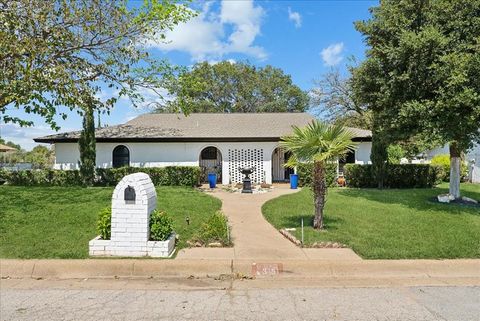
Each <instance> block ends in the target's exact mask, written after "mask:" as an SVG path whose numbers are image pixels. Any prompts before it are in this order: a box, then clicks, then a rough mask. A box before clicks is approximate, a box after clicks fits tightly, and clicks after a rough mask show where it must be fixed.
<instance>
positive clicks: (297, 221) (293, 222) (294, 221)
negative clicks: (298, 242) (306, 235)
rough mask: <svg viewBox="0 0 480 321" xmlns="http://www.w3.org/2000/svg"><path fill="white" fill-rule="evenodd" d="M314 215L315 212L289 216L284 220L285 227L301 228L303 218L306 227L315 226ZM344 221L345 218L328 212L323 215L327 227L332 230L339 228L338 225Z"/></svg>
mask: <svg viewBox="0 0 480 321" xmlns="http://www.w3.org/2000/svg"><path fill="white" fill-rule="evenodd" d="M313 217H314V214H312V215H308V214H304V215H294V216H288V217H286V218H285V219H284V220H283V223H284V224H285V227H295V228H300V227H301V226H302V223H301V220H302V218H303V226H304V227H313ZM343 221H344V220H343V219H341V218H338V217H330V216H328V213H326V215H325V216H324V217H323V224H324V226H325V229H328V230H330V231H333V230H338V227H339V226H340V225H342V224H343Z"/></svg>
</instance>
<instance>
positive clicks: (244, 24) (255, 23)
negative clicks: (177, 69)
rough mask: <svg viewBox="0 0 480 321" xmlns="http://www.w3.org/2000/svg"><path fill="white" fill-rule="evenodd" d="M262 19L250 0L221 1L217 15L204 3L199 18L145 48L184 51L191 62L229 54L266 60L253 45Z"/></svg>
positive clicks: (262, 12)
mask: <svg viewBox="0 0 480 321" xmlns="http://www.w3.org/2000/svg"><path fill="white" fill-rule="evenodd" d="M263 16H264V10H263V9H262V7H260V6H255V5H254V4H253V0H247V1H228V0H223V1H222V2H221V5H220V12H216V11H215V10H213V9H212V3H211V2H207V3H206V4H204V6H203V8H202V10H201V12H200V13H199V15H198V16H196V17H194V18H192V19H190V20H189V21H187V22H186V23H183V24H180V25H178V26H177V27H175V28H174V30H172V31H169V32H167V33H166V40H160V39H159V40H156V41H152V40H150V41H147V43H146V45H147V46H148V47H155V48H159V49H161V50H163V51H172V50H178V51H186V52H188V53H189V54H190V56H191V57H192V60H194V61H201V60H215V59H221V58H222V57H223V56H224V55H226V54H230V53H243V54H247V55H250V56H252V57H255V58H257V59H260V60H263V59H266V57H267V54H266V52H265V50H264V49H263V48H262V47H260V46H256V45H254V44H253V43H254V41H255V39H256V37H257V36H258V35H260V27H261V22H262V17H263ZM227 27H228V28H227ZM225 30H228V31H229V32H226V31H225Z"/></svg>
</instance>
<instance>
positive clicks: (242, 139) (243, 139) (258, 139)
mask: <svg viewBox="0 0 480 321" xmlns="http://www.w3.org/2000/svg"><path fill="white" fill-rule="evenodd" d="M280 139H281V137H123V138H120V137H103V138H102V137H99V138H97V139H96V141H97V142H99V143H109V142H127V143H128V142H131V143H152V142H158V143H161V142H163V143H175V142H185V143H197V142H278V141H280ZM33 140H34V141H35V142H37V143H48V144H55V143H77V142H78V138H53V137H39V138H34V139H33ZM353 141H357V142H364V141H365V142H369V141H372V138H371V137H355V138H354V139H353Z"/></svg>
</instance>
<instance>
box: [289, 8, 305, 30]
mask: <svg viewBox="0 0 480 321" xmlns="http://www.w3.org/2000/svg"><path fill="white" fill-rule="evenodd" d="M288 20H291V21H293V22H294V24H295V28H300V27H301V26H302V16H301V15H300V13H298V12H296V11H292V9H291V8H290V7H288Z"/></svg>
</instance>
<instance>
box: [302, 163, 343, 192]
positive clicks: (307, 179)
mask: <svg viewBox="0 0 480 321" xmlns="http://www.w3.org/2000/svg"><path fill="white" fill-rule="evenodd" d="M296 168H297V174H298V184H299V185H300V186H308V187H312V184H313V164H312V163H300V164H297V166H296ZM325 182H326V184H327V186H328V187H334V186H337V163H336V162H335V163H326V164H325Z"/></svg>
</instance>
